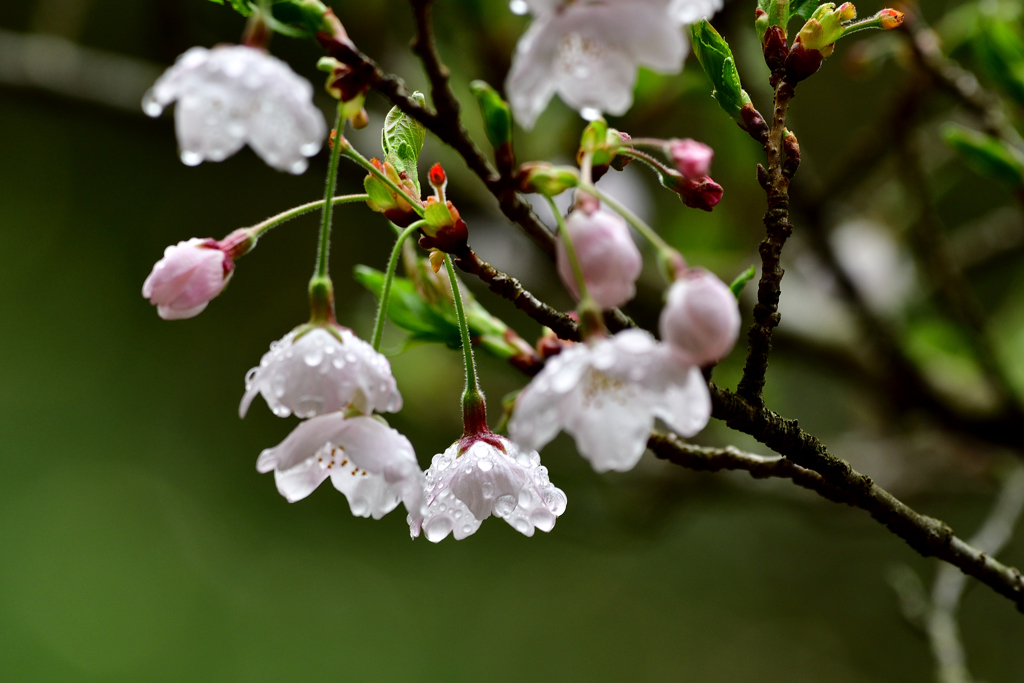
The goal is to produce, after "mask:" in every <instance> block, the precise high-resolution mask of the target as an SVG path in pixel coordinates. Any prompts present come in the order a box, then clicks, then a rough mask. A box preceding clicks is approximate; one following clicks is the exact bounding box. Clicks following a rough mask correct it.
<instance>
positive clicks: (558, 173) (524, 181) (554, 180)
mask: <svg viewBox="0 0 1024 683" xmlns="http://www.w3.org/2000/svg"><path fill="white" fill-rule="evenodd" d="M516 178H517V180H518V189H519V191H520V192H525V193H527V194H530V193H534V192H536V193H539V194H542V195H544V196H546V197H555V196H558V195H560V194H562V193H563V192H565V191H566V190H568V189H570V188H573V187H576V186H577V185H578V184H579V180H580V179H579V171H577V170H576V169H575V168H570V167H568V166H554V165H553V164H549V163H547V162H543V161H537V162H530V163H526V164H523V165H522V166H520V167H519V169H518V171H517V172H516Z"/></svg>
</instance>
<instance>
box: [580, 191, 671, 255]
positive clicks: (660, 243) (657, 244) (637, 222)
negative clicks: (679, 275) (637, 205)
mask: <svg viewBox="0 0 1024 683" xmlns="http://www.w3.org/2000/svg"><path fill="white" fill-rule="evenodd" d="M579 189H581V190H583V191H584V192H589V193H590V194H592V195H594V196H595V197H597V198H598V199H600V200H601V201H602V202H604V203H605V204H607V205H608V206H610V207H612V208H613V209H614V210H615V212H616V213H618V214H619V215H620V216H622V217H623V218H625V219H626V221H627V222H629V224H630V225H632V226H633V227H634V228H636V231H637V232H639V233H640V234H641V235H643V237H644V239H646V240H647V241H648V242H650V243H651V244H652V245H653V246H654V248H655V249H657V250H658V251H660V252H662V253H663V254H666V255H668V254H675V253H676V252H677V249H676V248H675V247H673V246H672V245H670V244H669V243H668V242H666V241H665V240H664V239H662V237H661V235H659V234H658V233H657V232H655V230H654V228H652V227H651V226H649V225H647V223H644V222H643V221H642V220H641V219H640V217H639V216H637V215H636V214H635V213H633V212H632V211H630V210H629V209H628V208H626V207H625V206H624V205H623V204H621V203H620V202H619V201H617V200H616V199H614V198H612V197H610V196H609V195H608V194H607V193H606V192H602V191H601V190H599V189H597V187H595V186H594V185H585V184H582V183H581V184H580V187H579Z"/></svg>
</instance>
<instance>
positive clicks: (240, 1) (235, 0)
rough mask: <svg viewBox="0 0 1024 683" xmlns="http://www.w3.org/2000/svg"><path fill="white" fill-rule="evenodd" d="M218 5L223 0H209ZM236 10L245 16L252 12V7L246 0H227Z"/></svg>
mask: <svg viewBox="0 0 1024 683" xmlns="http://www.w3.org/2000/svg"><path fill="white" fill-rule="evenodd" d="M210 2H215V3H217V4H218V5H223V4H224V0H210ZM228 4H230V5H231V6H232V7H233V8H234V9H235V11H236V12H238V13H239V14H241V15H242V16H243V17H247V16H249V15H250V14H252V7H250V6H249V3H248V0H229V3H228Z"/></svg>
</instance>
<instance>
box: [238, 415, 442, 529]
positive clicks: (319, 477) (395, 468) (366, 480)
mask: <svg viewBox="0 0 1024 683" xmlns="http://www.w3.org/2000/svg"><path fill="white" fill-rule="evenodd" d="M256 469H257V471H259V472H261V473H265V472H271V471H273V473H274V480H275V482H276V483H277V490H278V491H280V493H281V495H282V496H284V497H285V498H286V499H287V500H288V502H289V503H294V502H296V501H298V500H302V499H303V498H305V497H306V496H308V495H309V494H310V493H312V492H313V491H314V490H316V488H317V487H318V486H319V485H320V484H321V483H322V482H323V481H324V480H325V479H327V478H328V477H330V478H331V483H332V484H334V488H336V489H338V490H339V491H341V492H342V493H344V494H345V497H346V498H348V503H349V507H350V508H352V514H353V515H355V516H357V517H373V518H374V519H380V518H381V517H383V516H384V515H386V514H387V513H389V512H391V511H392V510H394V509H395V507H397V506H398V503H399V501H401V502H402V503H404V504H405V507H406V509H407V510H408V511H409V512H410V513H419V511H420V509H421V506H422V501H423V472H422V471H421V470H420V468H419V465H418V464H417V462H416V454H415V452H414V451H413V448H412V444H410V443H409V440H408V439H407V438H405V437H404V436H402V435H401V434H399V433H398V432H397V431H395V430H394V429H392V428H391V427H388V426H387V425H386V424H384V423H383V421H381V420H379V419H378V418H375V417H364V416H357V417H345V415H344V414H342V413H330V414H329V415H321V416H319V417H314V418H311V419H309V420H306V421H305V422H301V423H299V425H298V426H297V427H296V428H295V429H294V430H292V432H291V434H289V435H288V436H287V438H285V440H284V441H282V442H281V443H280V444H278V445H277V446H275V447H274V448H268V449H266V450H265V451H263V452H262V453H260V457H259V459H258V460H257V461H256Z"/></svg>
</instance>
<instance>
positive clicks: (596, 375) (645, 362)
mask: <svg viewBox="0 0 1024 683" xmlns="http://www.w3.org/2000/svg"><path fill="white" fill-rule="evenodd" d="M710 417H711V395H710V393H709V392H708V387H707V383H706V382H705V380H704V377H703V376H702V375H701V373H700V370H699V369H698V368H696V367H695V366H693V365H691V364H689V363H686V362H685V359H682V358H681V357H680V355H679V354H677V353H675V352H674V351H673V350H672V349H670V348H668V347H667V346H666V345H664V344H659V343H658V342H657V341H656V340H655V339H654V337H652V336H651V335H650V334H649V333H647V332H645V331H643V330H636V329H631V330H624V331H622V332H619V333H618V334H616V335H615V336H613V337H608V338H602V339H600V340H598V341H596V342H588V343H585V344H577V345H575V346H572V347H569V348H567V349H565V350H564V351H562V352H561V353H560V354H559V355H557V356H555V357H554V358H551V359H550V360H548V362H547V365H545V367H544V369H543V370H542V371H541V373H540V374H539V375H537V377H535V378H534V379H533V381H531V382H530V384H529V385H527V387H526V388H525V389H524V390H523V392H522V393H521V394H520V395H519V398H518V399H517V401H516V407H515V412H514V413H513V415H512V419H511V421H510V423H509V431H510V433H511V436H512V440H513V441H515V442H516V443H518V444H519V446H520V448H527V449H540V448H543V447H544V446H545V445H546V444H547V443H549V442H550V441H551V440H552V439H553V438H554V437H555V435H556V434H557V433H558V432H559V431H561V430H565V431H566V432H568V433H570V434H572V435H573V436H574V437H575V439H576V448H577V449H578V450H579V452H580V454H581V455H582V456H583V457H585V458H587V460H589V461H590V463H591V465H593V467H594V469H595V470H597V471H598V472H605V471H608V470H617V471H626V470H629V469H632V468H633V467H634V466H635V465H636V463H637V462H638V461H639V460H640V456H642V455H643V453H644V450H645V449H646V447H647V439H648V437H649V436H650V433H651V430H652V429H653V428H654V421H655V418H659V419H661V420H662V421H663V422H665V424H667V425H668V426H669V427H670V428H672V429H673V430H675V431H676V432H677V433H679V434H680V435H681V436H684V437H690V436H693V435H695V434H696V433H697V432H699V431H700V430H702V429H703V428H704V427H705V426H706V425H707V423H708V420H709V419H710Z"/></svg>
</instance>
